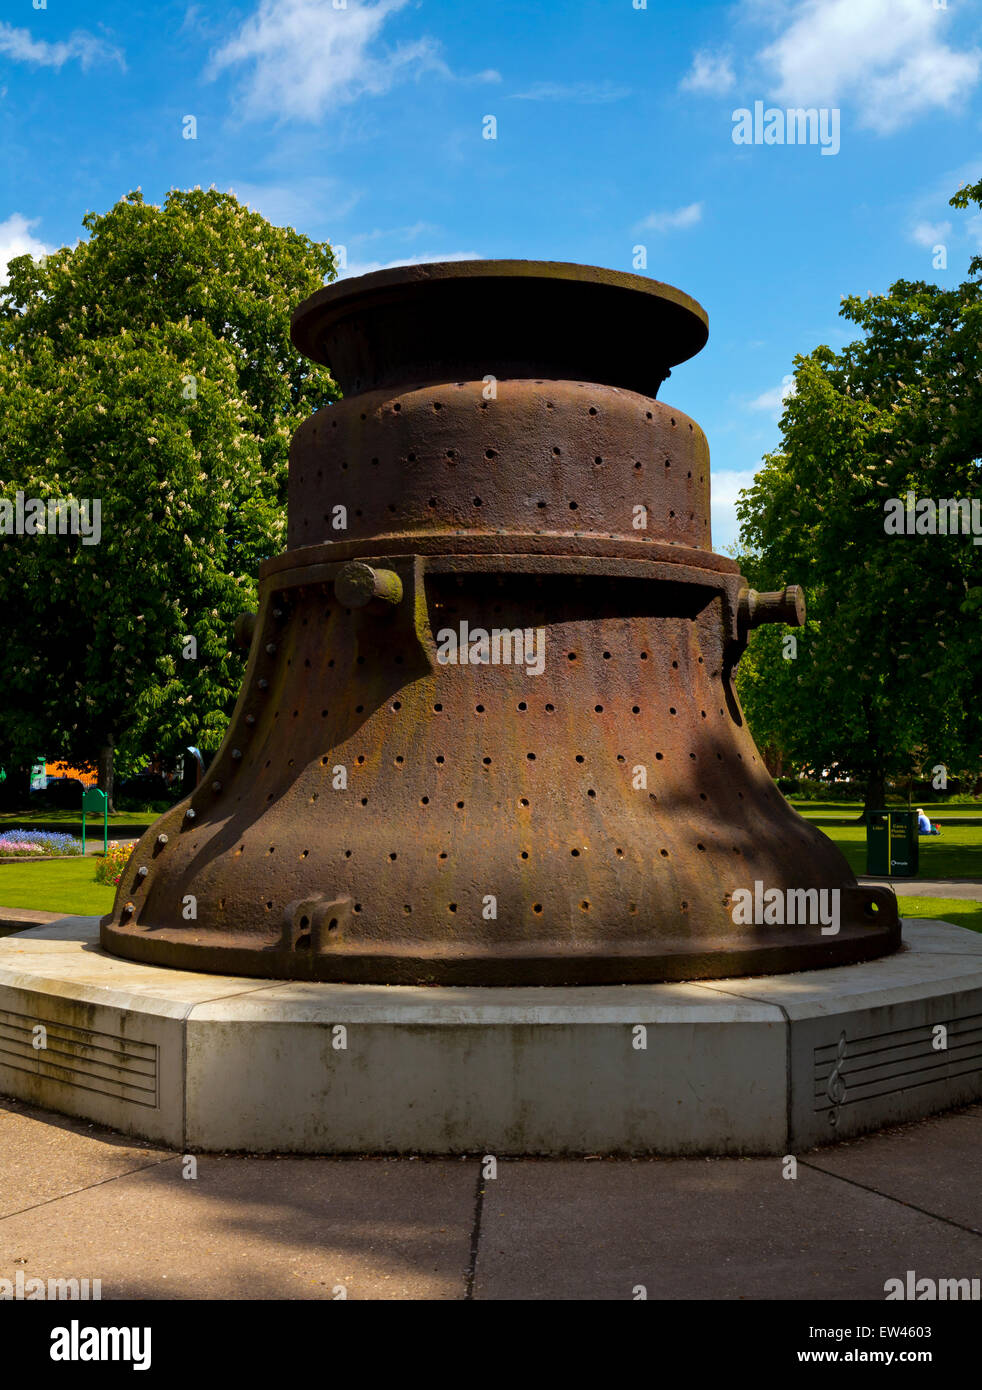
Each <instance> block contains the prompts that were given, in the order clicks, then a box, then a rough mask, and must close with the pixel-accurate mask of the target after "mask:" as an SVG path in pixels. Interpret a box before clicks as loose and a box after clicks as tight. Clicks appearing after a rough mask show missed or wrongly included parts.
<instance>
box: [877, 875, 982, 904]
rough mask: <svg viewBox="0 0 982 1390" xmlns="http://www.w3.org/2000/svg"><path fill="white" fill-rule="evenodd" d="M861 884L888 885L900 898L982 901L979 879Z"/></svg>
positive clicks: (912, 880)
mask: <svg viewBox="0 0 982 1390" xmlns="http://www.w3.org/2000/svg"><path fill="white" fill-rule="evenodd" d="M859 882H860V883H874V884H875V883H887V884H890V885H891V887H893V888H894V889H895V890H896V893H897V897H898V898H971V899H973V900H974V901H975V902H979V901H982V879H978V878H861V879H860V880H859Z"/></svg>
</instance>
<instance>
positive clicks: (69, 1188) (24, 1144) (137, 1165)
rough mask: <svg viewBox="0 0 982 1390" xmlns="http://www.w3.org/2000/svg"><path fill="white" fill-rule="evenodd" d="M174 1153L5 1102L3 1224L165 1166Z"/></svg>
mask: <svg viewBox="0 0 982 1390" xmlns="http://www.w3.org/2000/svg"><path fill="white" fill-rule="evenodd" d="M176 1161H177V1159H176V1156H175V1154H174V1153H173V1151H172V1150H170V1149H160V1148H157V1147H155V1146H154V1145H153V1144H150V1143H149V1142H147V1141H146V1140H143V1139H131V1138H129V1137H127V1136H124V1135H122V1134H117V1133H116V1132H115V1131H113V1130H106V1129H103V1128H101V1126H98V1125H94V1124H91V1123H89V1122H88V1121H86V1120H77V1119H72V1118H68V1117H66V1116H64V1115H54V1114H52V1113H51V1112H50V1111H46V1110H38V1109H37V1108H35V1107H34V1106H30V1105H25V1104H24V1103H23V1102H21V1101H16V1100H9V1099H0V1218H3V1217H6V1216H10V1215H12V1214H13V1213H15V1212H18V1211H24V1210H27V1209H29V1208H32V1207H36V1206H39V1205H40V1204H42V1203H44V1202H50V1201H53V1200H54V1199H56V1198H58V1197H64V1196H66V1195H67V1194H68V1193H70V1192H77V1191H78V1190H80V1189H81V1188H85V1187H91V1186H93V1184H95V1183H100V1182H107V1181H109V1180H111V1179H113V1178H119V1177H122V1176H124V1175H126V1174H128V1173H134V1172H137V1171H139V1170H140V1169H142V1168H146V1167H149V1166H151V1165H153V1164H156V1163H161V1162H171V1163H173V1162H176Z"/></svg>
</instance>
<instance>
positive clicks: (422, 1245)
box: [0, 1112, 477, 1300]
mask: <svg viewBox="0 0 982 1390" xmlns="http://www.w3.org/2000/svg"><path fill="white" fill-rule="evenodd" d="M15 1118H16V1119H23V1120H25V1122H26V1126H27V1127H26V1128H25V1129H24V1130H23V1132H20V1133H18V1135H17V1139H18V1142H19V1143H20V1145H21V1146H22V1148H23V1150H24V1152H25V1154H29V1155H30V1157H27V1158H26V1159H25V1160H23V1161H25V1162H26V1163H27V1164H28V1166H29V1165H30V1162H31V1160H32V1158H33V1160H34V1161H36V1162H38V1163H43V1162H44V1161H45V1157H46V1155H47V1153H48V1152H49V1148H50V1140H49V1136H47V1135H45V1133H44V1132H43V1131H44V1129H45V1127H46V1122H45V1120H44V1119H43V1118H40V1113H39V1112H38V1113H35V1114H34V1115H29V1116H24V1115H16V1116H15ZM78 1138H79V1136H77V1135H76V1136H73V1139H75V1140H77V1139H78ZM61 1142H62V1141H61V1140H57V1141H56V1143H55V1145H54V1147H55V1149H57V1148H58V1145H59V1143H61ZM115 1142H116V1143H118V1142H119V1140H118V1138H117V1139H116V1141H115ZM100 1144H103V1145H105V1146H106V1149H107V1152H105V1153H99V1152H98V1148H99V1146H100ZM123 1144H124V1148H123V1149H122V1150H121V1149H118V1148H115V1147H114V1139H113V1137H112V1136H109V1137H105V1136H100V1138H99V1139H97V1140H95V1141H94V1145H95V1147H94V1149H87V1148H86V1147H85V1145H84V1142H83V1143H82V1144H81V1145H79V1146H78V1147H76V1148H75V1149H74V1152H75V1154H76V1167H75V1183H76V1187H77V1188H79V1190H76V1191H73V1192H68V1193H66V1195H63V1196H60V1197H57V1198H56V1199H55V1200H50V1192H49V1199H48V1200H45V1198H44V1193H45V1191H46V1189H45V1188H44V1187H43V1185H42V1187H41V1188H37V1187H36V1188H35V1189H34V1190H35V1192H36V1194H37V1196H38V1198H40V1204H36V1205H34V1206H33V1207H31V1208H30V1209H28V1210H20V1211H16V1212H14V1213H13V1214H10V1215H6V1216H0V1278H4V1279H11V1280H13V1279H14V1278H15V1277H16V1274H17V1271H18V1270H20V1271H22V1272H23V1275H24V1278H25V1279H32V1278H41V1279H49V1278H58V1279H67V1278H78V1279H83V1278H88V1279H100V1280H101V1281H102V1298H103V1299H104V1300H106V1299H119V1298H137V1299H183V1298H189V1299H196V1298H208V1299H319V1300H320V1299H327V1300H333V1299H336V1298H338V1297H339V1296H341V1297H347V1298H370V1299H462V1298H463V1297H464V1296H465V1291H466V1282H465V1281H466V1274H467V1269H468V1264H469V1261H470V1244H471V1231H472V1227H473V1221H474V1208H475V1192H476V1177H477V1165H476V1164H475V1162H474V1161H473V1160H467V1161H460V1160H439V1159H438V1160H424V1159H416V1160H414V1159H402V1160H399V1159H384V1158H368V1159H360V1160H359V1159H354V1160H345V1159H308V1158H266V1159H253V1158H244V1157H236V1156H225V1155H209V1156H204V1157H203V1156H199V1157H198V1158H197V1159H196V1160H194V1162H195V1163H196V1172H197V1176H196V1177H194V1178H189V1177H185V1176H184V1173H185V1171H188V1160H186V1159H185V1158H183V1157H182V1156H180V1155H171V1156H170V1157H169V1160H168V1161H167V1162H163V1163H160V1162H156V1163H152V1164H151V1166H148V1167H144V1168H143V1169H142V1170H140V1171H137V1172H130V1173H128V1174H127V1173H124V1172H122V1171H121V1172H120V1173H119V1175H115V1174H114V1172H113V1169H114V1168H115V1167H119V1168H120V1169H122V1167H123V1165H124V1164H125V1162H127V1161H132V1160H133V1159H134V1158H135V1159H136V1160H137V1161H143V1162H147V1160H148V1158H149V1157H150V1155H149V1154H147V1153H134V1152H133V1151H128V1152H127V1150H126V1149H125V1141H123ZM71 1148H72V1144H71V1143H66V1144H65V1148H64V1154H63V1156H64V1155H67V1152H68V1151H69V1149H71ZM11 1177H12V1179H13V1180H15V1181H16V1180H18V1177H19V1175H18V1173H17V1172H16V1171H15V1170H13V1169H11ZM84 1184H87V1185H84ZM8 1205H13V1206H15V1207H16V1206H17V1205H20V1206H21V1207H23V1206H24V1205H25V1203H24V1201H23V1194H21V1193H19V1192H18V1193H17V1194H16V1195H15V1196H14V1199H13V1202H12V1203H8Z"/></svg>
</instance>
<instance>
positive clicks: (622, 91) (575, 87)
mask: <svg viewBox="0 0 982 1390" xmlns="http://www.w3.org/2000/svg"><path fill="white" fill-rule="evenodd" d="M630 95H631V89H630V87H619V86H618V85H617V84H616V83H615V82H569V83H562V82H534V83H533V84H532V86H531V87H529V89H528V91H525V92H513V93H512V98H511V99H512V100H513V101H574V102H580V103H581V104H583V105H587V106H593V105H597V104H599V103H602V102H607V101H621V100H623V98H624V97H628V96H630Z"/></svg>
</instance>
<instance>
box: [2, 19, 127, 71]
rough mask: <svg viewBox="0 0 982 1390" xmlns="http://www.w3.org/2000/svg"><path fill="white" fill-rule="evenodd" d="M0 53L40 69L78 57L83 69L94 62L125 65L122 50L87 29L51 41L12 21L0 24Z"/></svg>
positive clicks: (60, 64)
mask: <svg viewBox="0 0 982 1390" xmlns="http://www.w3.org/2000/svg"><path fill="white" fill-rule="evenodd" d="M0 53H2V54H4V55H5V56H6V57H7V58H13V59H14V60H15V61H16V62H19V63H33V64H34V66H35V67H39V68H61V67H64V65H65V64H66V63H69V62H71V61H73V60H74V59H76V58H77V59H78V61H79V63H80V64H81V65H82V68H83V69H85V68H89V67H91V66H92V64H93V63H118V64H119V66H120V67H121V68H125V67H126V63H125V62H124V60H123V54H122V51H121V50H120V49H118V48H113V46H112V45H111V44H108V43H104V42H103V40H102V39H97V38H96V37H95V35H94V34H88V33H86V32H85V30H84V29H79V30H76V32H75V33H74V34H71V35H70V36H69V37H68V38H67V39H59V40H58V41H57V42H55V43H49V42H48V41H47V39H37V38H35V37H34V35H33V34H32V33H31V31H30V30H29V29H15V28H14V27H13V25H12V24H3V23H0Z"/></svg>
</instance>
